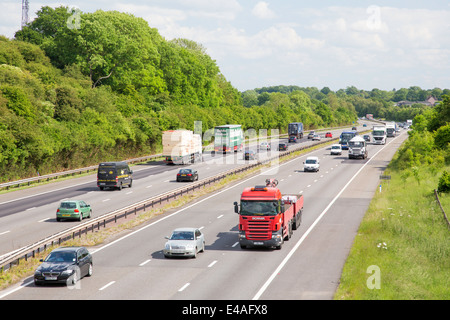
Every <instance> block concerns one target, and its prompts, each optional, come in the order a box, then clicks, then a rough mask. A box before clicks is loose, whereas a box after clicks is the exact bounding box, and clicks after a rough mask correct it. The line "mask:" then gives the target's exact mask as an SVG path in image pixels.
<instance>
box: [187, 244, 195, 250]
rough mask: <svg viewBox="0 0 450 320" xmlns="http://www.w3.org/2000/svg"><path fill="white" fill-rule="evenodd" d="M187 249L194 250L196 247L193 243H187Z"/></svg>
mask: <svg viewBox="0 0 450 320" xmlns="http://www.w3.org/2000/svg"><path fill="white" fill-rule="evenodd" d="M186 249H188V250H192V249H194V245H193V244H188V245H186Z"/></svg>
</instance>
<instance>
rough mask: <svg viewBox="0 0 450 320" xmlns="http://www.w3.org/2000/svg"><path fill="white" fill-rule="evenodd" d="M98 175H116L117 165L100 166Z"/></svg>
mask: <svg viewBox="0 0 450 320" xmlns="http://www.w3.org/2000/svg"><path fill="white" fill-rule="evenodd" d="M97 175H98V176H100V177H108V176H116V175H117V174H116V167H113V166H102V167H99V168H98V174H97Z"/></svg>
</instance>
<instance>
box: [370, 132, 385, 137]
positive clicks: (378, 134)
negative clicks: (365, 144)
mask: <svg viewBox="0 0 450 320" xmlns="http://www.w3.org/2000/svg"><path fill="white" fill-rule="evenodd" d="M372 135H374V136H384V131H373V132H372Z"/></svg>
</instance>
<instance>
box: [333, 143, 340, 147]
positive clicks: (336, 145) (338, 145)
mask: <svg viewBox="0 0 450 320" xmlns="http://www.w3.org/2000/svg"><path fill="white" fill-rule="evenodd" d="M340 146H341V145H340V144H337V143H336V144H333V145H332V147H340Z"/></svg>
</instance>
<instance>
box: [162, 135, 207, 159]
mask: <svg viewBox="0 0 450 320" xmlns="http://www.w3.org/2000/svg"><path fill="white" fill-rule="evenodd" d="M162 144H163V157H164V162H165V163H167V164H188V163H194V162H200V161H202V138H201V136H200V135H199V134H194V133H193V132H192V131H189V130H168V131H164V132H163V135H162Z"/></svg>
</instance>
